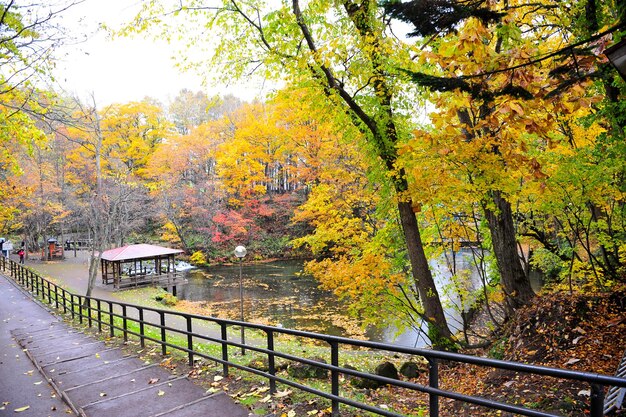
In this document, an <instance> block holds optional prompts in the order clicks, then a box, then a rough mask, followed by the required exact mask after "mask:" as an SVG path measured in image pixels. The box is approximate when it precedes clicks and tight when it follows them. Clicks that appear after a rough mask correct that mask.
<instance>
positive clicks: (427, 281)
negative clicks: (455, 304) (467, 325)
mask: <svg viewBox="0 0 626 417" xmlns="http://www.w3.org/2000/svg"><path fill="white" fill-rule="evenodd" d="M412 206H413V204H412V203H411V201H408V202H402V201H401V202H399V203H398V211H399V212H400V222H401V223H402V230H403V231H404V237H405V239H406V247H407V252H408V254H409V260H410V262H411V268H412V273H413V279H414V281H415V287H416V288H417V292H418V295H419V297H420V301H421V303H422V306H423V307H424V316H425V319H426V320H427V321H428V325H429V326H430V327H429V330H430V331H429V335H430V337H431V339H433V340H431V342H432V344H433V347H434V348H435V349H437V348H443V347H446V346H445V345H446V342H445V341H444V340H443V339H447V341H448V344H449V341H450V340H451V339H452V334H451V333H450V329H449V328H448V324H447V322H446V317H445V315H444V312H443V307H442V305H441V300H440V298H439V293H438V291H437V288H436V287H435V281H434V280H433V276H432V273H431V272H430V268H429V266H428V259H427V258H426V254H425V253H424V247H423V245H422V237H421V235H420V230H419V226H418V224H417V218H416V217H415V213H414V212H413V207H412Z"/></svg>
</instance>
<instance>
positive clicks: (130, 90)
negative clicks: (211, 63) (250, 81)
mask: <svg viewBox="0 0 626 417" xmlns="http://www.w3.org/2000/svg"><path fill="white" fill-rule="evenodd" d="M138 4H139V2H138V1H137V0H86V1H85V2H84V3H82V4H79V5H76V6H74V7H72V8H71V9H70V10H69V11H68V12H67V13H66V15H65V17H64V20H65V21H66V25H67V26H69V27H70V28H72V30H76V32H77V33H84V34H88V35H89V34H90V35H89V39H88V40H87V41H86V42H84V43H80V44H77V45H72V46H67V47H65V48H63V50H62V51H61V52H62V55H61V57H60V61H59V62H58V63H57V69H56V72H55V74H56V78H57V81H58V83H59V84H61V85H62V86H63V88H64V89H65V90H66V91H67V92H68V93H70V94H73V95H77V96H78V97H81V98H86V97H89V95H90V94H91V93H92V92H93V93H94V96H95V98H96V101H97V102H98V104H99V105H100V106H104V105H107V104H111V103H125V102H129V101H138V100H141V99H143V98H144V97H146V96H150V97H154V98H156V99H159V100H161V101H162V102H163V103H164V104H167V103H168V102H169V101H170V100H171V99H173V98H174V97H175V96H176V95H177V94H178V92H179V91H180V90H181V89H183V88H187V89H189V90H192V91H199V90H202V91H204V92H205V93H207V94H208V95H213V94H222V95H223V94H226V93H232V94H234V95H236V96H238V97H240V98H242V99H244V100H252V99H253V98H254V97H255V96H256V95H259V94H260V93H261V91H260V90H259V89H258V88H257V89H255V88H250V86H247V87H242V88H230V89H220V88H214V87H209V88H205V87H203V86H202V83H201V79H200V77H198V76H196V75H195V74H190V73H184V74H181V73H180V72H179V71H178V70H177V69H176V68H175V67H174V62H173V60H172V55H173V50H172V48H171V47H169V45H167V43H165V42H155V41H151V40H146V39H143V38H141V37H135V38H121V39H115V40H110V39H107V36H106V34H105V33H104V32H102V31H100V32H96V28H97V27H98V25H99V23H101V22H104V23H106V24H108V25H110V26H112V27H118V26H119V25H120V24H121V23H122V22H126V21H130V20H131V18H132V17H133V16H134V12H135V11H136V8H137V5H138Z"/></svg>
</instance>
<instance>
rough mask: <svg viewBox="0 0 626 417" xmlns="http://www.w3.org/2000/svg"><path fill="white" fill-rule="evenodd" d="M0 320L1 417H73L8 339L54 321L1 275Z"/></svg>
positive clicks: (21, 351)
mask: <svg viewBox="0 0 626 417" xmlns="http://www.w3.org/2000/svg"><path fill="white" fill-rule="evenodd" d="M0 320H1V321H0V352H1V353H0V416H9V415H11V416H13V415H16V412H19V414H18V415H19V416H24V417H26V416H33V417H42V416H67V415H74V414H73V413H72V411H71V409H70V408H69V407H68V406H67V405H66V404H65V403H64V402H63V401H62V400H61V399H60V398H59V397H58V394H57V393H56V392H55V391H54V389H53V388H52V386H50V384H48V382H47V381H46V379H45V377H44V376H43V375H42V374H41V373H40V372H39V370H38V369H37V367H36V366H35V365H34V364H33V363H32V362H31V360H30V359H29V358H28V356H26V353H25V352H24V351H23V350H22V348H21V347H20V346H19V345H18V344H17V342H16V341H15V340H14V339H13V337H12V335H11V332H12V331H16V330H18V329H25V328H32V327H41V326H48V325H50V324H51V323H54V322H57V319H56V318H55V317H54V316H52V315H51V314H50V313H49V312H48V311H46V310H45V309H44V308H43V307H41V306H40V305H39V304H37V303H35V302H34V301H33V300H32V299H31V298H30V296H29V295H27V294H24V293H23V292H22V291H21V290H20V289H19V288H18V287H16V286H15V285H14V284H13V283H12V282H11V281H10V280H9V279H7V278H6V277H4V276H3V275H0ZM19 410H24V411H21V412H20V411H19ZM66 412H67V414H66Z"/></svg>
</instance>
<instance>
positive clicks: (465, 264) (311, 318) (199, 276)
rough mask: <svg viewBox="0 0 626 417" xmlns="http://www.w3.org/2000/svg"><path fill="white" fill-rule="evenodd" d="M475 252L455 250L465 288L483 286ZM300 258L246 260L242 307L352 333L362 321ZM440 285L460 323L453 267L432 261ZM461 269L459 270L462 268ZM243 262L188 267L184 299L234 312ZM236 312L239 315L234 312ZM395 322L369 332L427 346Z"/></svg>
mask: <svg viewBox="0 0 626 417" xmlns="http://www.w3.org/2000/svg"><path fill="white" fill-rule="evenodd" d="M470 254H471V252H469V251H464V250H462V251H461V252H460V253H459V254H457V256H456V260H455V261H456V265H457V270H458V271H465V272H464V273H463V275H462V279H461V280H460V282H459V283H457V284H458V285H462V286H463V287H465V288H466V289H467V290H470V291H471V290H474V289H476V288H479V285H480V283H481V280H480V276H479V274H478V273H477V271H476V269H475V268H474V267H473V266H472V261H471V259H470V256H469V255H470ZM302 267H303V264H302V262H300V261H281V262H272V263H265V264H245V263H244V264H243V265H242V267H241V276H242V280H243V285H244V306H245V307H244V310H245V314H244V316H245V318H246V320H248V321H253V322H254V321H255V319H254V318H255V317H256V318H257V319H258V318H262V319H263V320H262V322H263V323H264V324H270V325H273V326H282V327H286V328H292V329H298V330H306V331H313V332H318V333H325V334H331V335H337V336H346V337H352V336H356V335H357V334H358V331H357V330H356V329H357V328H359V327H360V323H358V321H357V319H355V318H352V317H350V316H349V315H348V313H347V306H346V304H345V303H344V302H342V301H341V300H339V299H338V298H337V297H336V296H335V295H334V294H333V293H332V292H329V291H324V290H321V289H319V288H318V283H317V281H315V279H313V277H311V276H309V275H306V274H304V273H302ZM431 267H432V270H433V274H434V276H435V280H436V282H437V286H438V288H439V289H440V293H441V295H442V299H443V302H444V304H446V306H447V308H446V316H447V319H448V320H449V322H450V325H451V327H454V328H460V322H459V319H460V316H459V314H458V312H455V310H456V309H457V307H458V306H459V305H466V303H467V301H466V302H462V300H460V299H459V298H458V297H457V296H454V295H453V292H454V291H452V287H451V286H450V284H451V280H450V273H449V272H448V270H447V268H446V266H445V262H441V263H433V264H432V265H431ZM458 271H457V272H458ZM239 272H240V266H239V265H232V266H214V267H210V268H208V269H198V270H191V271H188V272H187V277H188V279H189V283H188V284H187V285H185V286H183V288H182V289H181V290H179V292H178V297H179V298H180V299H185V300H190V301H207V302H209V303H211V304H214V303H217V304H220V305H221V307H222V308H227V309H229V310H231V311H233V312H238V311H239V306H240V304H239V303H240V301H239V300H240V298H239ZM233 317H238V316H233ZM396 333H397V332H396V330H395V329H393V328H387V329H368V330H367V332H365V333H364V334H362V335H363V336H364V337H365V338H367V339H369V340H372V341H378V342H388V343H394V344H398V345H403V346H424V345H425V344H426V343H427V342H426V340H424V339H423V336H422V337H421V338H418V334H419V332H417V331H415V330H409V331H407V332H404V333H402V334H400V335H396Z"/></svg>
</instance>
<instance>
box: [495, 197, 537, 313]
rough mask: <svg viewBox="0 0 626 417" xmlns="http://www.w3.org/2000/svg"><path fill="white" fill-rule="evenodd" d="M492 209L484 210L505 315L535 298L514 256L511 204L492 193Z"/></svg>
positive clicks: (516, 255) (515, 247)
mask: <svg viewBox="0 0 626 417" xmlns="http://www.w3.org/2000/svg"><path fill="white" fill-rule="evenodd" d="M492 199H493V203H494V204H495V208H494V209H493V210H492V209H491V208H487V207H485V209H484V210H485V217H486V218H487V222H488V223H489V231H490V232H491V240H492V243H493V251H494V255H495V257H496V262H497V264H498V272H500V277H501V280H502V281H501V283H502V288H503V289H504V292H505V293H506V307H507V313H511V312H512V311H513V310H515V309H517V308H519V307H521V306H523V305H525V304H527V303H528V302H530V300H532V298H533V297H534V296H535V293H534V291H533V289H532V288H531V286H530V281H529V280H528V277H527V275H526V274H525V272H524V268H523V266H522V263H521V260H520V256H519V254H518V253H517V242H516V239H515V228H514V226H513V212H512V210H511V204H510V203H509V202H508V201H507V200H505V199H504V198H503V197H502V195H501V193H500V192H499V191H493V192H492Z"/></svg>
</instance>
